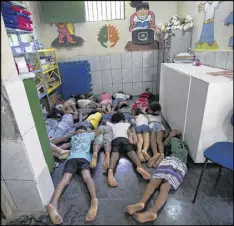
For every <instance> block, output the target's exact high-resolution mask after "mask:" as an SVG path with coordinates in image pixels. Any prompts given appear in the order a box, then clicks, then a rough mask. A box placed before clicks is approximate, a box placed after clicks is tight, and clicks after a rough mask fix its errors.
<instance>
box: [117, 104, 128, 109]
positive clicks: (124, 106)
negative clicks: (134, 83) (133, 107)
mask: <svg viewBox="0 0 234 226" xmlns="http://www.w3.org/2000/svg"><path fill="white" fill-rule="evenodd" d="M127 107H128V104H122V105H121V106H120V107H119V109H121V108H127Z"/></svg>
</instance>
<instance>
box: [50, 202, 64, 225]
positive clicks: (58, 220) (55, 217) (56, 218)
mask: <svg viewBox="0 0 234 226" xmlns="http://www.w3.org/2000/svg"><path fill="white" fill-rule="evenodd" d="M47 208H48V212H49V215H50V219H51V221H52V222H53V224H62V223H63V219H62V217H61V216H60V215H59V213H58V211H57V209H56V208H55V207H54V206H53V205H52V204H49V205H48V206H47Z"/></svg>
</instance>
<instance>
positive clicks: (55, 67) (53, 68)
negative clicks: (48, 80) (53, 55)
mask: <svg viewBox="0 0 234 226" xmlns="http://www.w3.org/2000/svg"><path fill="white" fill-rule="evenodd" d="M57 68H58V67H57V66H54V67H52V68H50V69H48V70H45V71H42V72H43V73H44V74H45V73H48V72H50V71H53V70H55V69H57Z"/></svg>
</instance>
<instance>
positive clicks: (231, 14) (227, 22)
mask: <svg viewBox="0 0 234 226" xmlns="http://www.w3.org/2000/svg"><path fill="white" fill-rule="evenodd" d="M230 24H233V12H231V13H230V14H229V15H228V17H227V18H226V19H225V21H224V25H225V26H229V25H230ZM228 47H233V36H232V37H230V39H229V42H228Z"/></svg>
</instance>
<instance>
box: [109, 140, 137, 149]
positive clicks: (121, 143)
mask: <svg viewBox="0 0 234 226" xmlns="http://www.w3.org/2000/svg"><path fill="white" fill-rule="evenodd" d="M111 147H112V152H123V153H128V152H130V151H135V148H134V145H132V144H130V143H129V140H128V139H127V138H125V137H117V138H115V139H114V140H112V142H111Z"/></svg>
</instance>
